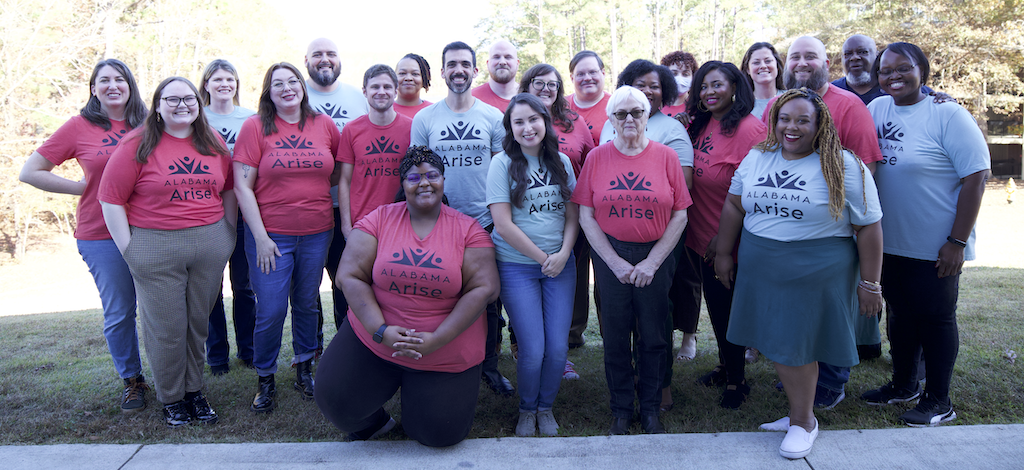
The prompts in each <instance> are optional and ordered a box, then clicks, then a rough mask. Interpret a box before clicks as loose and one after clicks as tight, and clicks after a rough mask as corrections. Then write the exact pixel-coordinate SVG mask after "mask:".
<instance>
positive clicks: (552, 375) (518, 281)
mask: <svg viewBox="0 0 1024 470" xmlns="http://www.w3.org/2000/svg"><path fill="white" fill-rule="evenodd" d="M575 268H576V258H575V257H574V256H573V255H569V260H568V261H566V263H565V268H563V269H562V272H561V273H559V274H558V276H555V277H554V278H549V277H547V276H545V275H544V274H542V273H541V272H540V265H539V264H522V263H508V262H503V261H498V276H499V277H500V278H501V291H502V292H505V294H504V296H503V297H502V301H503V303H504V304H505V310H507V311H508V317H509V319H510V320H511V321H512V329H513V330H515V332H516V339H517V340H518V342H519V359H518V360H517V361H516V374H517V377H518V382H519V383H518V385H519V410H520V411H537V410H538V409H540V410H550V409H551V407H552V406H553V405H554V403H555V396H556V395H558V387H559V386H560V385H561V384H562V373H563V372H565V359H566V357H567V356H568V355H569V344H568V343H567V342H566V341H565V338H566V337H567V335H568V334H569V328H570V326H571V325H572V305H573V294H574V292H575V290H576V269H575Z"/></svg>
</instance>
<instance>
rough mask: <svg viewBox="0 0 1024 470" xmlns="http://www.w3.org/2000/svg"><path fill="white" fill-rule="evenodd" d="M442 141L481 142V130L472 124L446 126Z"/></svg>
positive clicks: (442, 132)
mask: <svg viewBox="0 0 1024 470" xmlns="http://www.w3.org/2000/svg"><path fill="white" fill-rule="evenodd" d="M445 127H446V129H445V130H443V131H441V140H480V139H481V137H480V134H481V132H480V130H479V129H477V128H476V126H474V125H473V124H471V123H468V122H465V121H459V122H455V123H451V124H449V125H447V126H445Z"/></svg>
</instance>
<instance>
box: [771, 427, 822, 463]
mask: <svg viewBox="0 0 1024 470" xmlns="http://www.w3.org/2000/svg"><path fill="white" fill-rule="evenodd" d="M817 437H818V420H814V429H813V430H811V432H807V430H806V429H804V428H803V427H802V426H790V427H789V431H787V432H786V438H785V439H783V440H782V445H781V446H779V455H782V456H783V457H785V458H787V459H802V458H804V457H806V456H807V454H810V453H811V447H812V446H814V440H815V439H817Z"/></svg>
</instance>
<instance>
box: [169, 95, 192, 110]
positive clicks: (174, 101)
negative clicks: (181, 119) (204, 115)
mask: <svg viewBox="0 0 1024 470" xmlns="http://www.w3.org/2000/svg"><path fill="white" fill-rule="evenodd" d="M160 99H162V100H164V102H166V103H167V106H170V107H172V108H177V107H178V105H179V104H181V102H182V101H184V102H185V106H195V104H196V102H197V101H199V98H197V97H196V95H188V96H181V97H178V96H166V97H163V98H160Z"/></svg>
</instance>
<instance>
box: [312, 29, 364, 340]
mask: <svg viewBox="0 0 1024 470" xmlns="http://www.w3.org/2000/svg"><path fill="white" fill-rule="evenodd" d="M304 63H305V64H306V71H307V72H308V73H309V79H308V80H306V93H307V94H308V95H309V105H310V106H312V107H313V109H315V110H317V111H318V112H320V113H323V114H325V115H327V116H328V117H330V118H331V119H332V120H334V124H335V125H336V126H338V130H339V131H341V130H342V129H344V127H345V124H347V123H349V122H350V121H352V120H353V119H355V118H357V117H359V116H362V115H364V114H366V98H365V97H363V94H362V92H360V91H359V89H357V88H356V87H354V86H352V85H347V84H345V83H341V82H339V81H338V77H340V76H341V60H340V59H339V58H338V46H337V45H336V44H334V41H331V40H330V39H327V38H318V39H314V40H313V42H311V43H309V47H308V48H306V56H305V58H304ZM331 199H333V200H334V238H333V239H332V240H331V247H330V249H329V250H328V251H327V266H326V267H327V274H328V276H330V278H331V288H332V289H333V298H334V324H335V326H341V322H342V321H344V319H345V312H346V311H347V310H348V302H347V301H346V300H345V294H343V293H342V292H341V289H339V288H338V287H337V283H335V282H334V277H335V275H337V273H338V263H339V262H340V261H341V253H342V251H344V250H345V237H344V236H343V235H342V234H341V215H340V214H339V213H338V187H337V186H333V187H331ZM318 301H319V298H318ZM317 341H318V345H317V353H318V354H319V353H320V352H322V351H323V347H324V315H323V308H320V321H319V326H318V328H317Z"/></svg>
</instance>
